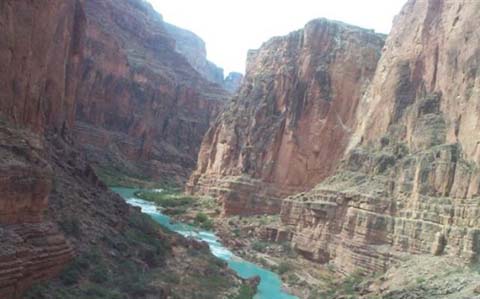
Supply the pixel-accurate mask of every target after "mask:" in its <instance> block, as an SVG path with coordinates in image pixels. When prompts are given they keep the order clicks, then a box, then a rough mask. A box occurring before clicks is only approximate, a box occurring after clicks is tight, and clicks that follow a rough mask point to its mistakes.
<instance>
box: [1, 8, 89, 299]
mask: <svg viewBox="0 0 480 299" xmlns="http://www.w3.org/2000/svg"><path fill="white" fill-rule="evenodd" d="M0 27H1V30H0V69H2V72H1V74H0V193H1V194H2V195H1V198H0V239H1V240H0V244H1V245H0V297H1V298H6V299H10V298H18V297H19V296H20V295H21V294H22V293H23V292H24V291H25V289H26V288H28V287H29V286H31V285H32V284H33V283H36V282H39V281H43V280H45V279H49V278H52V277H53V276H55V275H57V274H58V272H59V271H60V270H62V269H63V267H64V266H65V265H66V264H67V262H68V261H69V260H71V259H72V257H73V248H72V246H71V245H70V243H69V242H68V241H67V240H66V239H65V237H64V236H63V234H62V233H60V231H59V229H58V227H57V226H56V224H54V223H53V222H51V221H50V220H49V219H47V218H45V217H44V213H45V212H46V211H47V208H48V202H49V195H50V192H51V190H52V188H53V184H54V172H53V170H52V167H51V165H50V163H49V162H48V155H47V154H46V149H45V148H46V145H45V142H44V140H43V138H41V134H43V133H45V132H46V131H48V130H55V131H57V132H59V133H60V134H63V133H64V132H65V131H66V130H68V128H69V127H71V126H72V124H73V121H74V113H73V111H74V105H75V92H76V87H77V85H76V84H77V82H78V78H79V75H80V73H79V70H80V67H79V65H80V63H81V59H82V46H83V40H84V34H83V31H84V28H85V17H84V14H83V10H82V8H81V4H80V2H79V1H75V0H69V1H56V0H52V1H46V2H45V3H43V2H42V3H39V2H36V3H32V2H31V1H23V0H18V1H17V0H15V1H2V2H1V3H0ZM7 70H8V71H7ZM6 124H8V126H7V125H6ZM20 128H23V129H20ZM31 131H34V132H37V133H38V134H40V135H38V134H34V133H32V132H31Z"/></svg>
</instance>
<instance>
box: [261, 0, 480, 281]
mask: <svg viewBox="0 0 480 299" xmlns="http://www.w3.org/2000/svg"><path fill="white" fill-rule="evenodd" d="M479 13H480V3H478V2H476V1H448V0H445V1H443V0H442V1H434V0H430V1H413V0H412V1H409V2H408V3H407V4H406V5H405V7H404V8H403V10H402V11H401V13H400V14H399V15H398V16H397V17H396V19H395V23H394V27H393V30H392V33H391V35H390V36H389V38H388V40H387V43H386V46H385V52H384V54H383V56H382V58H381V60H380V62H379V65H378V68H377V71H376V74H375V77H374V79H373V81H372V84H371V86H370V88H369V91H368V92H367V93H366V95H365V97H364V98H363V99H362V100H361V102H360V104H359V109H358V112H357V119H358V123H359V126H358V128H357V130H356V132H355V134H354V135H353V136H354V138H352V140H351V144H350V146H351V150H350V151H349V153H348V155H347V157H346V158H345V160H344V162H343V163H342V166H341V167H340V168H339V170H338V171H337V172H336V174H335V175H334V176H332V177H330V178H329V179H327V180H326V181H324V182H323V183H322V184H320V185H318V186H317V187H315V188H314V189H313V190H312V191H309V192H306V193H302V194H298V195H296V196H293V197H290V198H287V199H286V200H285V201H284V203H283V206H282V212H281V218H282V223H283V227H281V228H277V233H273V234H271V235H270V238H271V239H278V231H288V233H285V232H283V235H288V238H287V239H289V240H291V242H292V243H293V244H294V246H295V247H296V248H297V250H298V251H299V252H301V253H303V254H304V255H305V256H306V257H308V258H310V259H312V260H316V261H320V262H331V263H333V264H335V265H337V267H338V269H339V270H340V272H343V273H352V272H353V271H355V270H357V269H360V270H364V271H367V272H375V271H384V270H386V269H387V268H388V266H389V265H390V264H391V263H392V262H393V261H395V260H397V258H398V257H399V256H402V255H403V254H405V253H409V254H433V255H453V256H458V257H461V258H463V259H464V260H465V261H468V262H474V261H477V260H478V257H479V254H480V222H479V219H480V217H479V216H480V192H479V190H480V179H479V176H480V172H479V166H480V165H479V162H480V161H479V155H478V144H479V143H478V140H479V138H478V134H479V132H480V131H479V130H478V125H479V119H480V118H479V115H480V114H479V103H480V97H479V96H480V92H479V72H478V71H479V69H480V68H479V62H480V61H479V59H480V56H479V53H480V51H479V45H480V43H479V42H480V40H479V38H480V37H479V36H478V34H475V33H474V32H475V30H476V28H477V27H478V15H479Z"/></svg>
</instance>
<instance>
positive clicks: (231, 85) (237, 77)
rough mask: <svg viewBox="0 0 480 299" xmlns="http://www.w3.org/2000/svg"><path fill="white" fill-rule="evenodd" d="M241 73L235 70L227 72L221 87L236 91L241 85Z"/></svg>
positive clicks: (232, 91)
mask: <svg viewBox="0 0 480 299" xmlns="http://www.w3.org/2000/svg"><path fill="white" fill-rule="evenodd" d="M242 81H243V75H242V74H241V73H237V72H230V73H228V75H227V77H225V80H224V82H223V88H225V89H226V90H227V91H229V92H231V93H235V92H237V90H238V89H239V88H240V86H241V85H242Z"/></svg>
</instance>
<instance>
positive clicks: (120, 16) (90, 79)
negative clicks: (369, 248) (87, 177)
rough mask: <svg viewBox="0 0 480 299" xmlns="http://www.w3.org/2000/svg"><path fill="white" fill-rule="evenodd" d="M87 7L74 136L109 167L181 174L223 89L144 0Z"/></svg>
mask: <svg viewBox="0 0 480 299" xmlns="http://www.w3.org/2000/svg"><path fill="white" fill-rule="evenodd" d="M85 10H86V18H87V21H88V26H87V41H86V52H85V62H84V63H83V64H82V72H83V75H82V80H81V82H80V86H81V87H80V89H79V92H78V93H77V97H78V104H77V111H76V118H77V123H76V127H75V135H76V138H77V139H78V141H79V142H80V143H81V144H83V145H84V146H85V149H86V150H87V152H88V153H89V158H90V159H91V161H93V162H95V163H96V164H97V165H100V166H101V167H103V168H108V169H109V170H111V171H113V172H118V173H122V174H123V175H126V176H127V175H132V176H136V177H149V178H153V179H163V178H168V179H171V180H178V181H181V180H184V179H185V178H186V177H187V176H188V174H189V173H190V171H191V170H192V169H193V167H194V165H195V161H196V155H197V152H198V149H199V146H200V143H201V138H202V136H203V135H204V133H205V132H206V130H207V129H208V126H209V123H210V121H211V120H212V119H213V118H214V116H215V115H216V113H217V111H218V110H219V109H220V107H221V106H222V105H223V103H224V101H225V99H226V98H227V93H226V92H225V91H224V90H223V89H222V88H221V87H220V86H218V85H216V84H213V83H210V82H209V81H207V80H206V79H204V78H203V77H201V76H200V75H199V74H198V72H196V71H195V70H194V69H193V68H192V66H191V65H190V64H189V62H188V61H187V59H186V58H185V57H184V56H182V55H181V54H179V53H177V52H176V51H175V40H174V39H173V38H172V37H171V36H170V35H169V34H168V32H167V30H166V29H165V26H164V25H165V24H164V22H163V20H162V18H161V16H160V15H159V14H158V13H156V12H155V11H154V10H153V8H152V7H151V6H150V5H149V4H147V3H146V2H143V1H121V2H117V1H106V0H93V1H87V2H85ZM106 148H107V149H108V150H107V151H106V150H105V149H106Z"/></svg>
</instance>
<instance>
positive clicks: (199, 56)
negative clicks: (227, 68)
mask: <svg viewBox="0 0 480 299" xmlns="http://www.w3.org/2000/svg"><path fill="white" fill-rule="evenodd" d="M164 24H165V29H166V30H167V32H168V33H169V34H170V36H171V37H172V38H173V39H175V50H176V51H177V52H179V53H181V54H182V55H183V56H185V58H187V60H188V62H189V63H190V64H191V65H192V67H193V68H194V69H195V70H196V71H197V72H199V73H200V74H201V75H202V76H203V77H204V78H206V79H207V80H209V81H211V82H214V83H217V84H218V85H223V81H224V80H223V77H224V75H223V69H222V68H220V67H218V66H216V65H215V64H214V63H213V62H211V61H208V60H207V48H206V46H205V42H204V41H203V40H202V39H201V38H200V37H199V36H197V35H196V34H195V33H193V32H190V31H188V30H185V29H182V28H179V27H177V26H174V25H172V24H169V23H164Z"/></svg>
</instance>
